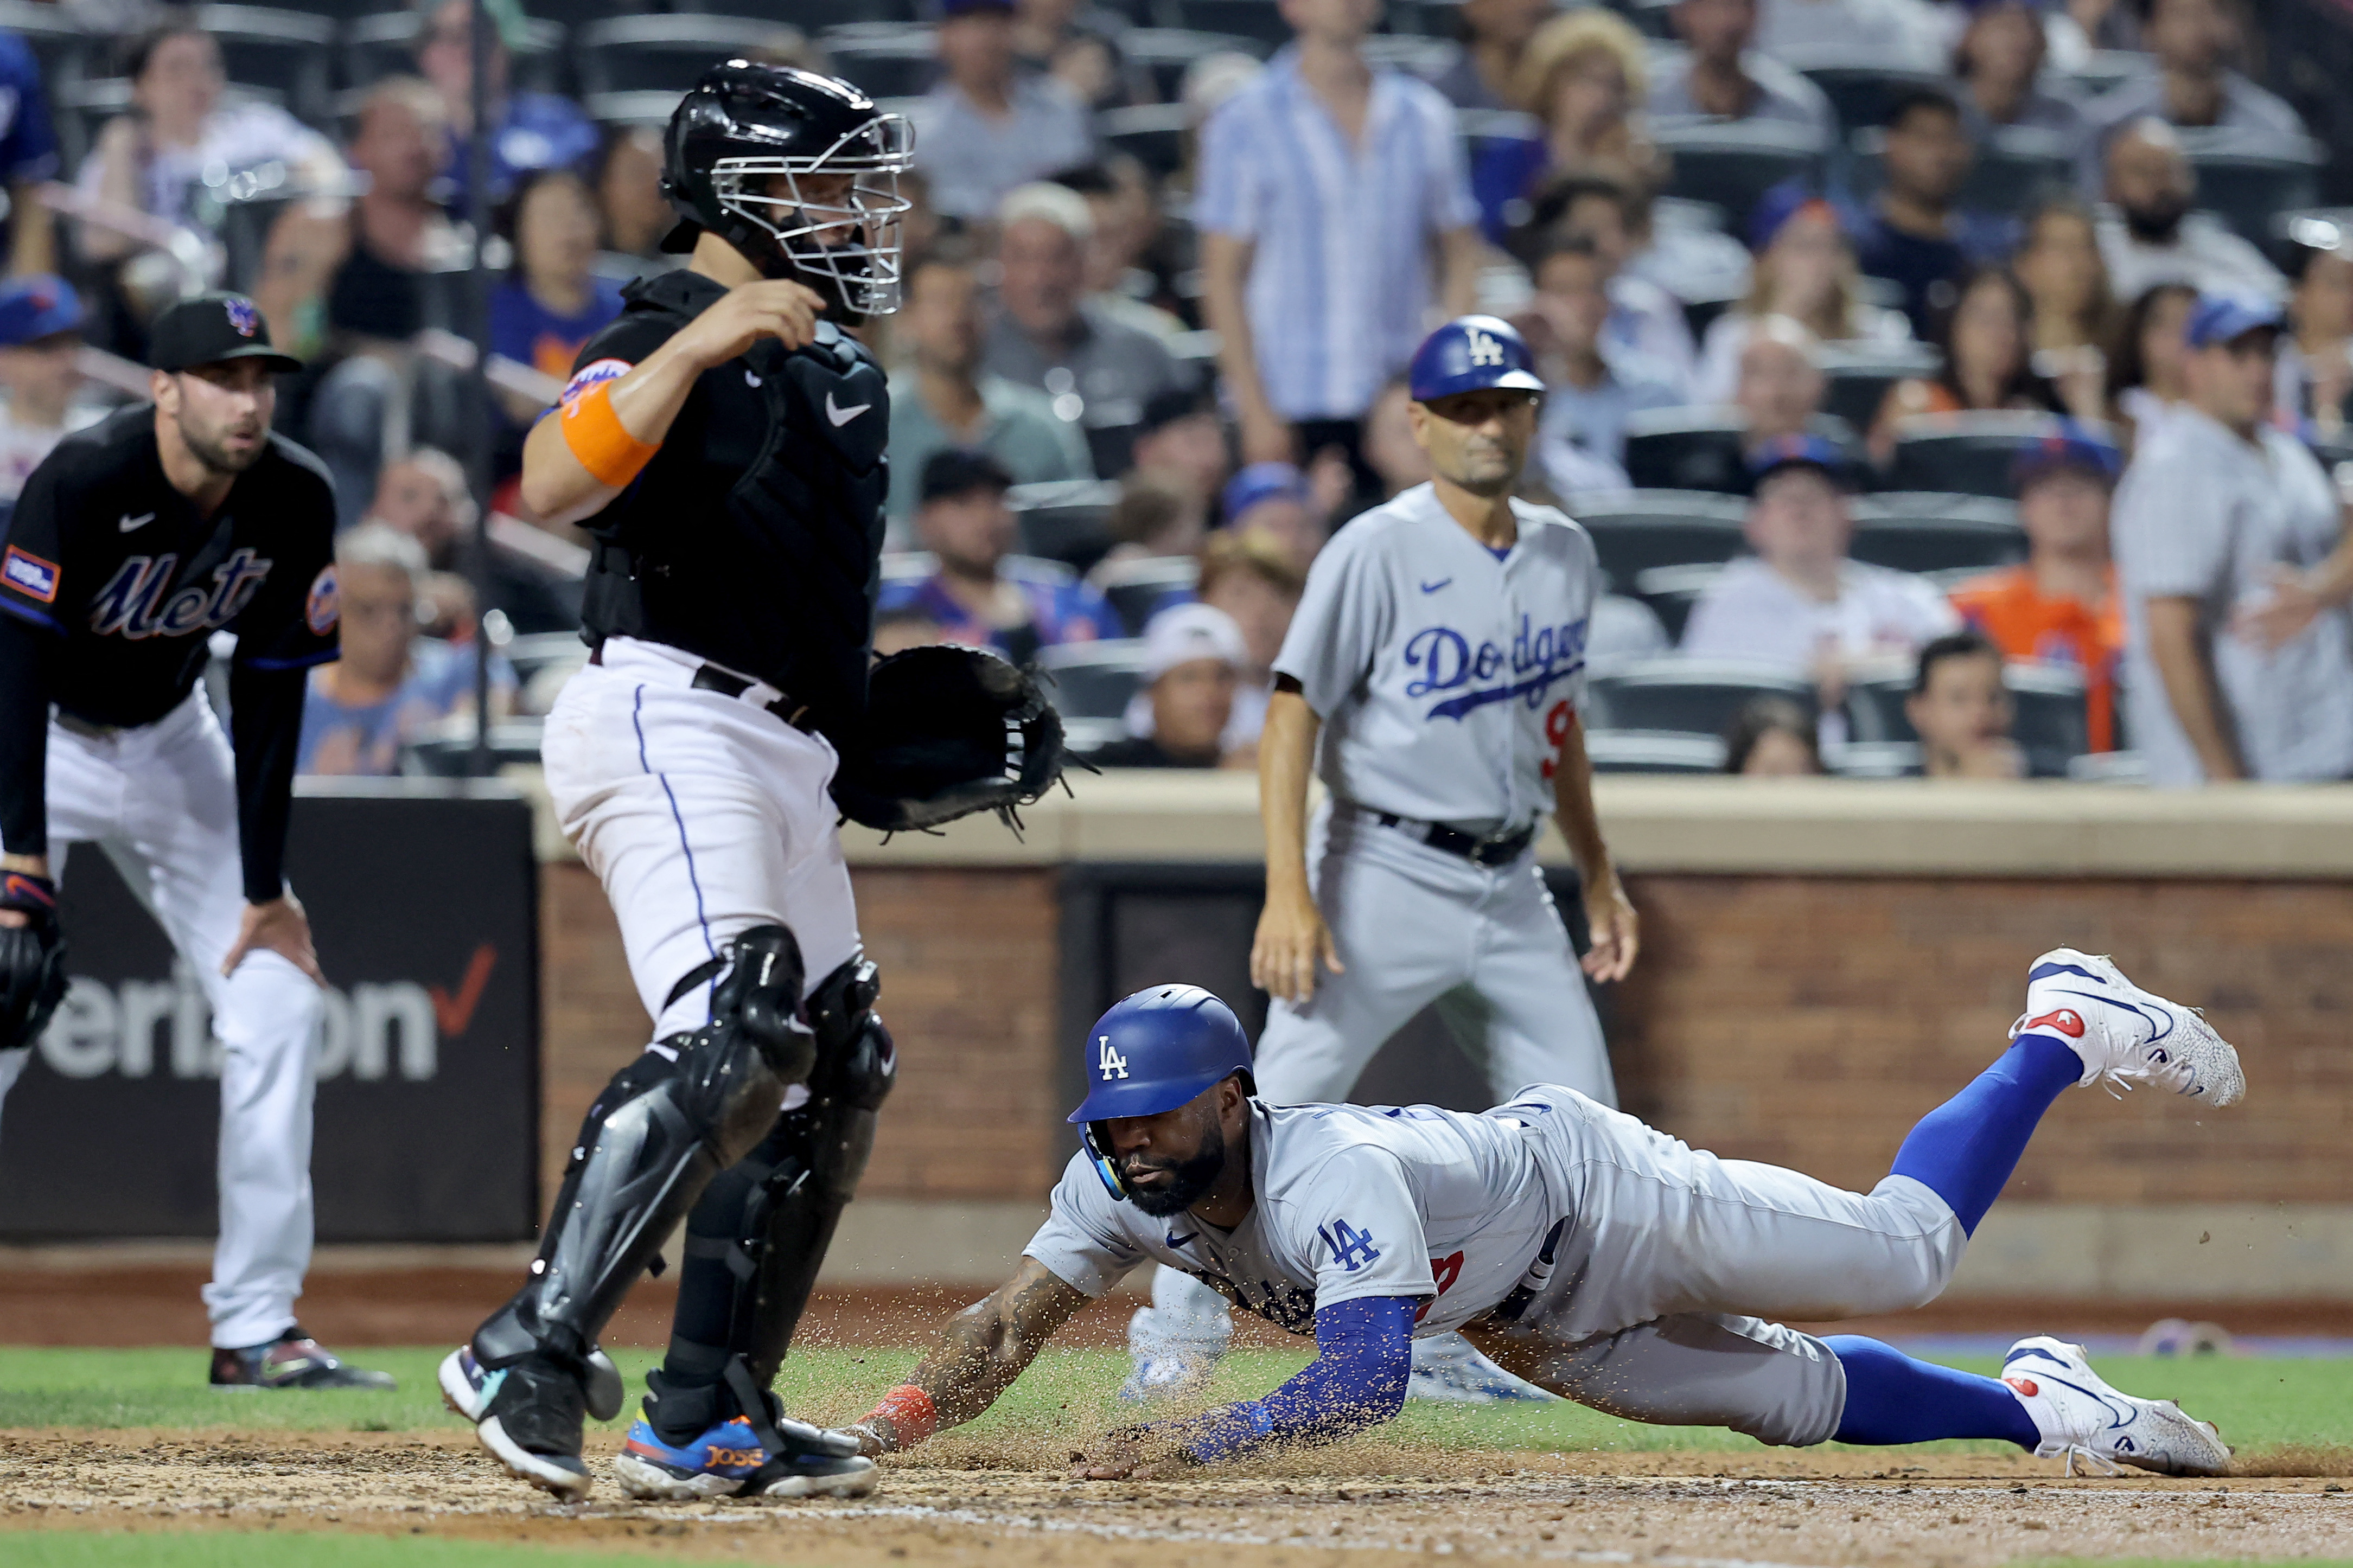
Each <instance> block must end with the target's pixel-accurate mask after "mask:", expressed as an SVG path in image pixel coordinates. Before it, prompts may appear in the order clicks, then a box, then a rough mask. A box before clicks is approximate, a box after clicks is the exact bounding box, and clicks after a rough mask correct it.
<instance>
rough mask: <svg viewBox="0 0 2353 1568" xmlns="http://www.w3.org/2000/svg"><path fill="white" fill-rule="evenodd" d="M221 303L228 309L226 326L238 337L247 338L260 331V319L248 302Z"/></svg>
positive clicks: (227, 301)
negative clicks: (234, 330) (235, 332)
mask: <svg viewBox="0 0 2353 1568" xmlns="http://www.w3.org/2000/svg"><path fill="white" fill-rule="evenodd" d="M222 303H223V304H224V305H226V306H227V309H228V324H229V325H230V326H231V327H233V328H234V329H236V331H237V336H238V337H240V338H249V337H251V336H253V334H254V333H256V332H258V331H260V330H261V318H260V317H259V315H256V314H255V313H254V309H253V306H252V304H251V302H250V301H248V300H223V301H222Z"/></svg>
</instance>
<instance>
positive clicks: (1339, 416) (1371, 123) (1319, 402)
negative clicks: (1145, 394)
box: [1193, 0, 1481, 490]
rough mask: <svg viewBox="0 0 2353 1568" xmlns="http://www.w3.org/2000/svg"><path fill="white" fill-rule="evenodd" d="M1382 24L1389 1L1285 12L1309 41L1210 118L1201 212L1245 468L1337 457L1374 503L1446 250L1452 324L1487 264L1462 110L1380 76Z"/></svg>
mask: <svg viewBox="0 0 2353 1568" xmlns="http://www.w3.org/2000/svg"><path fill="white" fill-rule="evenodd" d="M1282 14H1283V17H1284V19H1285V20H1286V21H1288V22H1289V23H1290V24H1291V26H1292V28H1293V31H1294V32H1296V33H1297V35H1298V37H1297V39H1296V41H1294V42H1293V43H1292V44H1290V45H1288V46H1286V47H1284V48H1283V49H1282V50H1281V51H1280V52H1279V53H1277V54H1276V56H1275V57H1274V58H1273V60H1272V61H1271V62H1270V63H1269V64H1268V66H1267V68H1266V69H1265V70H1264V71H1262V72H1261V73H1260V74H1259V75H1258V76H1257V77H1255V78H1253V79H1251V80H1250V83H1249V85H1248V86H1246V87H1244V88H1242V89H1240V91H1238V92H1236V93H1235V94H1234V95H1233V97H1231V98H1229V99H1228V100H1226V102H1225V104H1224V105H1223V106H1222V107H1220V108H1219V110H1218V111H1217V112H1216V113H1215V114H1214V115H1212V116H1211V117H1210V119H1209V122H1208V125H1207V126H1206V127H1204V129H1203V131H1202V140H1201V169H1200V185H1199V189H1198V192H1197V193H1196V195H1195V197H1194V202H1193V223H1194V226H1196V227H1197V228H1198V230H1199V231H1200V238H1201V285H1202V306H1203V310H1204V312H1205V314H1206V317H1207V321H1208V326H1209V328H1210V330H1212V331H1215V332H1217V334H1218V337H1219V350H1218V358H1219V366H1220V368H1221V369H1222V371H1223V374H1224V379H1225V393H1226V395H1227V397H1229V399H1230V400H1231V403H1232V406H1233V409H1234V411H1235V414H1236V416H1237V417H1238V419H1239V422H1240V426H1241V449H1242V457H1243V458H1244V460H1246V461H1249V462H1253V463H1263V462H1296V461H1299V460H1301V459H1302V458H1310V459H1312V458H1314V457H1315V455H1316V454H1318V453H1319V452H1322V451H1324V449H1326V448H1336V449H1337V450H1339V451H1341V452H1342V453H1344V454H1345V456H1346V457H1347V458H1348V461H1349V464H1350V466H1351V468H1354V469H1355V471H1356V484H1357V488H1358V489H1366V490H1370V489H1374V488H1375V487H1376V485H1377V476H1375V475H1374V474H1373V473H1372V471H1371V469H1370V468H1368V467H1366V463H1365V461H1364V453H1363V441H1362V431H1361V425H1360V422H1361V421H1362V420H1363V418H1364V416H1365V411H1366V409H1368V408H1370V407H1371V406H1372V403H1373V398H1374V396H1375V395H1377V394H1378V393H1379V391H1380V389H1381V383H1382V382H1384V381H1386V380H1388V377H1389V375H1390V374H1392V373H1393V372H1395V371H1396V370H1397V369H1398V367H1399V366H1401V365H1403V364H1404V363H1405V362H1406V361H1407V359H1409V357H1411V355H1412V353H1413V351H1414V348H1415V346H1416V345H1417V344H1418V343H1419V342H1420V341H1421V335H1422V332H1423V330H1424V318H1425V317H1427V316H1428V315H1429V314H1430V304H1431V296H1432V292H1433V290H1432V289H1431V287H1430V247H1431V241H1432V240H1433V238H1434V239H1435V240H1436V241H1437V248H1438V250H1439V253H1440V257H1441V258H1442V263H1443V275H1442V278H1441V279H1440V286H1439V288H1438V289H1436V290H1435V293H1436V296H1437V299H1438V301H1439V304H1440V313H1442V314H1444V315H1447V316H1455V315H1460V314H1462V313H1463V312H1465V311H1468V310H1470V309H1471V308H1472V303H1473V295H1474V289H1475V286H1476V283H1477V277H1478V268H1479V265H1480V256H1481V247H1480V245H1479V237H1478V231H1477V229H1476V227H1475V224H1476V222H1477V219H1478V208H1477V207H1476V206H1475V205H1473V203H1472V198H1471V189H1470V182H1469V178H1468V174H1467V169H1466V165H1465V163H1464V157H1463V152H1462V148H1461V142H1459V141H1458V140H1457V138H1456V136H1455V125H1454V110H1453V107H1452V106H1451V105H1450V104H1449V103H1448V102H1447V101H1446V100H1445V99H1443V98H1441V97H1440V96H1439V93H1438V89H1435V88H1433V87H1431V86H1430V84H1429V83H1428V82H1425V81H1423V80H1421V79H1419V78H1418V77H1411V76H1408V75H1406V74H1405V73H1404V72H1402V71H1398V70H1393V69H1389V68H1380V69H1375V68H1373V67H1372V65H1371V64H1370V63H1369V62H1367V61H1366V58H1365V52H1364V40H1365V34H1366V31H1367V30H1368V29H1369V28H1370V27H1371V26H1372V23H1373V19H1374V17H1375V16H1376V14H1377V0H1282ZM1271 148H1291V149H1293V150H1294V152H1295V155H1294V156H1289V157H1274V156H1270V155H1269V149H1271ZM1335 257H1345V258H1348V265H1346V266H1345V267H1337V266H1335V265H1334V264H1333V258H1335Z"/></svg>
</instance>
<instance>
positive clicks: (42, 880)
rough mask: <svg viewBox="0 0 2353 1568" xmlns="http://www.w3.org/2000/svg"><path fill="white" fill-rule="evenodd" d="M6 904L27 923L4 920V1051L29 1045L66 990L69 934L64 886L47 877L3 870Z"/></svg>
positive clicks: (1, 890)
mask: <svg viewBox="0 0 2353 1568" xmlns="http://www.w3.org/2000/svg"><path fill="white" fill-rule="evenodd" d="M0 910H16V911H18V912H19V913H21V914H23V915H24V916H25V917H26V918H25V923H24V924H23V925H20V926H18V925H11V926H0V1051H6V1050H15V1049H16V1048H17V1047H22V1046H29V1045H31V1044H32V1043H33V1042H34V1040H36V1039H37V1038H38V1037H40V1033H41V1029H42V1026H45V1025H46V1024H47V1023H48V1021H49V1015H50V1014H51V1013H54V1012H56V1011H57V1007H58V1003H59V1002H60V1001H62V1000H64V998H65V994H66V938H65V932H64V931H62V930H60V929H59V928H58V886H57V884H56V883H55V882H52V881H50V880H49V879H47V877H34V876H29V875H27V874H26V873H25V872H23V871H6V872H0Z"/></svg>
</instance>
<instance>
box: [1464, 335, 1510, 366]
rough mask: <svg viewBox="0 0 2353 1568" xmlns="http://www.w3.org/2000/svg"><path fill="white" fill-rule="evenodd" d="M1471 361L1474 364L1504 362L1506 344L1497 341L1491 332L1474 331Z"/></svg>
mask: <svg viewBox="0 0 2353 1568" xmlns="http://www.w3.org/2000/svg"><path fill="white" fill-rule="evenodd" d="M1471 363H1472V364H1496V365H1499V364H1502V363H1504V345H1503V344H1501V343H1499V342H1496V341H1495V340H1494V338H1493V336H1492V335H1490V334H1489V333H1486V332H1481V331H1473V332H1472V334H1471Z"/></svg>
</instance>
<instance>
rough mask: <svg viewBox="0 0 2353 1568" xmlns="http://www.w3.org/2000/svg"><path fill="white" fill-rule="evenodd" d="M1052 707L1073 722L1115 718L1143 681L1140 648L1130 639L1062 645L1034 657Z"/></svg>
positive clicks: (1119, 714) (1120, 714)
mask: <svg viewBox="0 0 2353 1568" xmlns="http://www.w3.org/2000/svg"><path fill="white" fill-rule="evenodd" d="M1038 668H1039V669H1040V670H1042V671H1043V672H1044V673H1045V674H1046V675H1047V676H1048V677H1049V678H1050V680H1051V682H1052V691H1051V695H1052V697H1053V699H1054V706H1055V707H1056V708H1057V709H1059V710H1060V711H1061V712H1062V713H1063V714H1064V715H1065V716H1066V717H1069V718H1073V719H1118V718H1120V717H1122V716H1123V715H1124V714H1125V713H1126V711H1127V702H1128V699H1129V698H1131V697H1134V695H1135V693H1136V689H1137V688H1138V687H1140V686H1141V685H1142V684H1143V682H1144V645H1143V644H1142V643H1141V642H1137V641H1133V640H1121V641H1115V642H1082V643H1064V644H1062V645H1061V646H1060V647H1050V648H1047V649H1045V650H1044V651H1042V652H1040V653H1039V655H1038Z"/></svg>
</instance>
